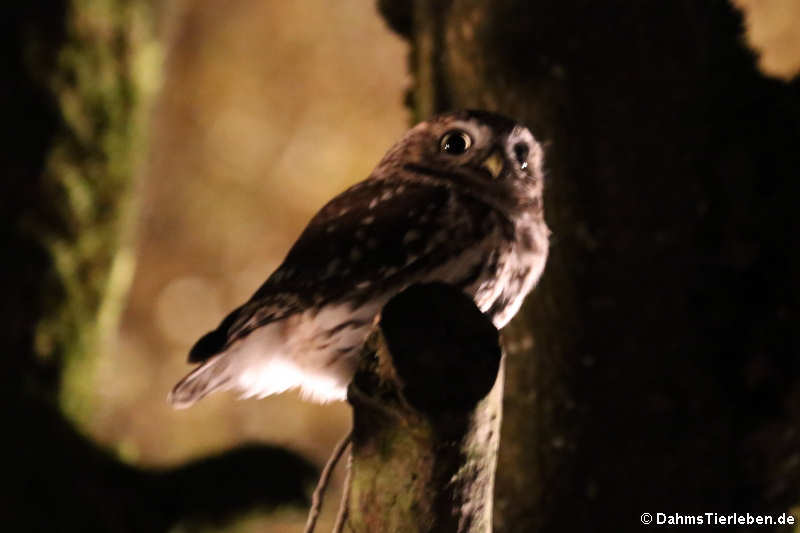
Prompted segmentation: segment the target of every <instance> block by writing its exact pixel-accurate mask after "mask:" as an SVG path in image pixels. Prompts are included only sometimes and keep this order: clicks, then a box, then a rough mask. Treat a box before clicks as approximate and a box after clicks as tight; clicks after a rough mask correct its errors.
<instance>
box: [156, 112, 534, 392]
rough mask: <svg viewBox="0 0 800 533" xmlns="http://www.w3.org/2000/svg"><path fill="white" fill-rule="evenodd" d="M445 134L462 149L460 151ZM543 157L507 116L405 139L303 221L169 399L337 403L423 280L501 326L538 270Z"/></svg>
mask: <svg viewBox="0 0 800 533" xmlns="http://www.w3.org/2000/svg"><path fill="white" fill-rule="evenodd" d="M453 132H456V133H457V135H458V136H462V137H461V138H463V135H466V136H467V137H468V138H469V141H470V142H469V143H468V145H467V148H465V149H464V150H463V151H458V150H459V149H460V148H463V146H459V144H458V142H457V141H458V139H456V138H455V137H453V138H452V139H453V140H452V142H448V141H449V140H450V139H451V138H450V137H448V136H449V135H451V134H452V133H453ZM541 165H542V154H541V148H540V146H539V144H538V143H537V142H536V140H535V139H534V138H533V136H532V135H531V134H530V132H529V131H528V130H527V129H526V128H524V127H522V126H520V125H519V124H516V123H514V122H513V121H510V120H508V119H506V118H504V117H501V116H499V115H494V114H491V113H486V112H475V111H462V112H456V113H451V114H447V115H441V116H438V117H434V118H432V119H431V120H429V121H427V122H424V123H422V124H419V125H417V126H416V127H415V128H413V129H412V130H410V131H409V133H407V134H406V135H405V136H404V137H403V139H401V140H400V141H399V142H398V143H397V144H396V145H395V146H394V147H393V148H392V149H391V150H390V151H389V152H388V153H387V155H386V156H385V157H384V159H383V160H382V161H381V163H380V164H379V165H378V166H377V168H376V169H375V171H374V172H373V173H372V175H371V176H370V177H369V178H368V179H367V180H365V181H363V182H361V183H358V184H356V185H354V186H353V187H351V188H350V189H348V190H347V191H345V192H344V193H342V194H341V195H339V196H337V197H336V198H334V199H333V200H332V201H331V202H329V203H328V204H327V205H326V206H325V207H323V208H322V210H321V211H320V212H319V213H318V214H317V215H316V216H315V217H314V218H313V219H312V220H311V222H310V223H309V226H308V227H307V228H306V230H305V231H304V232H303V234H302V235H301V236H300V238H299V239H298V241H297V243H296V244H295V245H294V247H293V248H292V249H291V250H290V251H289V254H288V256H287V257H286V259H285V261H284V263H283V264H282V265H281V267H280V268H279V269H278V270H277V271H276V272H275V273H273V275H272V276H270V277H269V278H268V279H267V281H266V282H265V283H264V284H263V285H262V286H261V288H259V290H258V291H257V292H256V293H255V294H254V295H253V297H252V298H251V299H250V300H249V301H248V302H246V303H245V304H244V305H242V306H241V307H239V308H237V309H235V310H234V311H233V312H232V313H231V314H229V315H228V317H226V318H225V320H223V322H222V323H221V324H220V326H219V327H218V328H217V329H216V330H214V331H212V332H210V333H208V334H207V335H205V336H204V337H202V338H201V339H200V340H199V341H198V342H197V344H196V345H195V347H194V348H193V349H192V352H191V353H190V361H192V362H199V363H201V364H200V366H199V367H198V368H197V369H195V370H194V371H193V372H191V373H190V374H189V375H188V376H186V377H185V378H184V379H183V380H181V381H180V382H179V383H178V384H177V385H176V386H175V388H174V389H173V391H172V393H171V395H170V401H171V402H172V403H173V405H175V406H176V407H186V406H189V405H191V404H193V403H194V402H195V401H197V400H198V399H200V398H202V397H203V396H205V395H207V394H209V393H210V392H214V391H217V390H235V391H238V392H239V394H240V395H242V396H245V397H248V396H258V397H263V396H267V395H270V394H275V393H279V392H282V391H285V390H288V389H292V388H297V387H299V388H300V390H301V393H302V394H303V395H304V396H305V397H307V398H309V399H312V400H315V401H329V400H336V399H342V398H344V396H345V391H346V387H347V385H348V383H349V381H350V379H351V377H352V374H353V372H354V370H355V366H356V364H357V357H358V354H359V353H360V350H361V345H362V344H363V342H364V340H365V338H366V335H367V334H368V333H369V331H370V330H371V328H372V327H373V325H374V322H375V319H376V317H377V315H378V314H379V313H380V310H381V308H382V307H383V305H384V304H385V303H386V302H387V301H388V300H389V299H390V298H391V297H392V296H394V295H395V294H397V293H398V292H399V291H401V290H402V289H403V288H405V287H407V286H409V285H411V284H413V283H417V282H427V281H442V282H446V283H450V284H452V285H454V286H457V287H459V288H460V289H462V290H463V291H464V292H465V293H467V294H469V295H470V296H471V297H472V298H473V299H474V300H475V303H476V305H477V306H478V307H479V308H480V309H481V311H483V312H484V313H486V314H487V315H488V316H489V317H490V318H491V319H492V320H493V321H494V323H495V325H496V326H497V327H498V328H501V327H503V326H504V325H505V324H506V323H507V322H508V321H509V320H510V319H511V318H512V317H513V316H514V314H516V312H517V311H518V309H519V307H520V305H521V304H522V301H523V299H524V297H525V295H526V294H527V293H528V292H529V291H530V290H531V289H532V287H533V286H534V285H535V283H536V281H537V280H538V279H539V276H540V275H541V273H542V270H543V269H544V264H545V259H546V257H547V246H548V234H549V232H548V230H547V227H546V225H545V222H544V218H543V209H542V170H541Z"/></svg>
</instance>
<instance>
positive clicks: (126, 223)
mask: <svg viewBox="0 0 800 533" xmlns="http://www.w3.org/2000/svg"><path fill="white" fill-rule="evenodd" d="M66 24H67V28H66V34H67V40H66V43H65V44H64V46H63V47H62V49H61V50H60V52H59V55H58V62H57V67H56V69H55V72H54V73H49V74H48V75H47V76H46V79H47V82H48V85H49V87H50V90H51V92H52V95H53V98H54V100H55V102H56V103H57V107H58V110H59V112H60V118H61V122H62V126H61V129H60V132H59V134H58V136H57V137H56V140H55V142H54V144H53V145H52V147H51V150H50V154H49V156H48V158H47V162H46V167H45V170H44V181H45V184H46V186H47V189H48V190H49V191H50V194H51V196H52V198H51V200H52V201H51V202H49V204H50V205H52V206H56V212H54V213H46V214H45V216H43V217H41V220H40V221H39V223H38V224H39V225H40V226H41V227H38V228H37V229H36V233H37V234H38V235H40V236H41V239H42V240H43V241H44V244H45V246H46V248H47V250H48V251H49V253H50V255H51V257H52V265H53V268H52V272H51V276H50V279H48V280H45V283H46V284H47V285H46V294H48V295H49V297H48V296H46V298H47V299H48V300H49V302H48V304H49V306H48V308H49V310H50V311H49V313H48V314H47V315H46V316H45V317H44V319H43V320H42V321H41V322H40V324H39V325H38V327H37V335H36V345H35V348H36V350H37V354H38V355H39V356H40V357H46V358H52V359H54V360H55V361H56V362H57V363H58V364H60V365H62V367H63V373H62V387H61V392H60V403H61V406H62V408H63V409H64V411H65V412H66V413H68V414H69V415H70V416H72V417H73V418H76V419H78V420H80V419H81V418H83V417H84V415H85V414H86V412H87V409H88V404H89V398H90V397H91V396H92V386H91V384H92V374H93V370H94V363H95V361H96V360H97V357H96V356H97V352H98V346H100V342H101V340H102V339H103V337H104V336H105V335H108V334H110V333H112V332H113V331H114V329H115V327H116V320H117V317H118V316H119V313H120V309H121V302H122V300H123V298H124V295H125V293H126V291H127V288H128V286H129V284H130V280H131V277H132V272H133V254H132V253H131V233H130V227H131V224H130V218H131V213H132V207H133V195H132V184H133V181H134V175H135V172H136V167H137V162H138V161H139V158H140V156H141V154H142V147H143V146H144V144H143V138H144V135H143V131H144V127H143V125H144V118H145V111H146V109H147V105H146V103H147V102H148V100H149V96H150V94H151V93H152V90H153V88H154V87H155V85H156V84H155V83H154V80H157V75H154V74H152V73H153V72H155V71H158V70H159V62H160V61H159V57H160V55H159V54H158V53H157V51H156V50H157V45H156V41H155V39H154V37H153V35H152V22H151V13H150V9H149V6H148V5H147V4H146V3H142V2H135V1H129V0H103V1H97V0H91V1H90V0H73V1H72V2H71V3H70V5H69V13H68V15H67V19H66Z"/></svg>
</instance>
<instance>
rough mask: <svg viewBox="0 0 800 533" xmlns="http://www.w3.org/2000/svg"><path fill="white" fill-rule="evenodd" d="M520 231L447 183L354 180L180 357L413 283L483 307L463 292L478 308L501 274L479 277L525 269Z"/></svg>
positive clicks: (496, 288)
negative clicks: (243, 298) (451, 289)
mask: <svg viewBox="0 0 800 533" xmlns="http://www.w3.org/2000/svg"><path fill="white" fill-rule="evenodd" d="M529 231H530V230H529V229H528V228H523V227H517V225H516V224H515V223H514V222H512V221H510V220H508V218H507V217H506V216H504V215H503V214H500V213H497V212H496V211H495V210H494V209H493V208H492V207H490V206H488V205H485V204H483V203H481V202H479V201H477V200H475V199H474V198H469V197H466V196H464V195H460V194H458V192H457V191H455V190H453V189H452V188H449V187H444V186H433V185H430V184H419V183H409V182H400V181H396V180H380V179H374V178H373V179H369V180H367V181H364V182H361V183H359V184H356V185H354V186H353V187H351V188H350V189H348V190H347V191H345V192H343V193H342V194H340V195H339V196H337V197H336V198H334V199H333V200H332V201H331V202H329V203H328V204H327V205H326V206H325V207H323V208H322V210H321V211H320V212H319V213H317V215H316V216H315V217H314V218H313V219H312V220H311V222H310V223H309V225H308V226H307V227H306V229H305V231H303V233H302V234H301V236H300V238H299V239H298V241H297V242H296V243H295V245H294V246H293V247H292V249H291V250H290V251H289V253H288V255H287V257H286V259H285V260H284V262H283V264H282V265H281V267H280V268H279V269H278V270H276V271H275V272H274V273H273V274H272V275H271V276H270V277H269V279H267V281H266V282H265V283H264V284H263V285H262V286H261V287H260V288H259V289H258V291H256V293H255V294H254V295H253V296H252V298H251V299H250V300H249V301H248V302H247V303H245V304H244V305H242V306H241V307H239V308H238V309H236V310H234V311H233V312H232V313H231V314H230V315H228V316H227V317H226V318H225V320H223V322H222V323H221V324H220V326H219V327H218V328H217V329H216V330H214V331H212V332H210V333H208V334H206V335H205V336H204V337H202V338H201V339H200V340H199V341H198V342H197V344H196V345H195V346H194V348H193V349H192V350H191V353H190V357H189V359H190V361H192V362H198V361H203V360H205V359H207V358H209V357H211V356H213V355H214V354H216V353H219V352H221V351H223V350H225V349H227V348H228V347H229V346H230V345H231V344H233V343H234V342H235V341H236V340H238V339H241V338H243V337H245V336H247V335H248V334H249V333H250V332H252V331H253V330H255V329H256V328H258V327H261V326H263V325H265V324H268V323H270V322H274V321H276V320H281V319H283V318H286V317H288V316H290V315H294V314H298V313H302V312H304V311H307V310H309V309H312V308H314V309H322V308H323V307H325V306H326V305H329V304H337V305H338V304H350V306H351V307H352V308H354V309H355V308H358V307H360V306H363V305H364V304H365V303H369V302H370V301H371V300H375V302H373V303H374V304H380V305H382V303H381V302H385V301H386V300H387V299H388V298H389V297H391V295H393V294H394V293H396V292H397V291H398V290H400V289H401V288H402V287H404V286H407V285H410V284H412V283H414V282H416V281H426V280H430V279H437V280H441V281H445V282H448V283H451V284H453V285H456V286H459V287H460V288H462V289H464V290H466V291H467V292H473V293H477V292H478V291H483V293H484V295H483V299H484V300H487V298H488V299H489V300H487V301H486V303H485V305H483V306H481V305H480V302H479V301H478V296H479V295H477V294H473V296H475V298H476V303H478V304H479V307H482V308H483V310H484V311H487V310H488V309H489V307H490V306H491V304H492V303H493V302H494V300H496V299H497V298H498V297H500V296H502V294H503V289H504V286H505V285H504V284H505V277H506V276H501V278H500V279H498V280H497V282H496V283H497V285H494V282H492V286H489V285H487V283H489V281H491V280H494V279H495V277H496V275H497V274H498V271H500V270H502V271H503V272H506V271H507V272H506V274H508V276H511V278H509V279H512V278H514V277H515V276H516V277H517V278H519V277H520V276H522V277H525V276H524V275H523V274H526V273H527V271H528V270H530V269H529V268H527V267H524V266H523V265H519V264H518V263H519V260H518V259H516V258H514V257H512V255H513V254H514V253H516V252H515V243H517V241H520V239H521V236H522V235H527V233H528V232H529ZM523 238H525V239H527V237H523ZM518 267H519V268H522V269H523V270H525V271H526V272H525V273H520V272H518V270H519V268H518ZM511 269H513V270H514V272H511ZM522 285H525V283H523V284H522ZM522 285H520V286H519V287H517V289H523V287H522ZM515 292H516V291H515ZM522 296H524V294H523V295H522ZM510 298H511V296H509V295H506V299H510ZM500 311H502V309H494V310H493V311H492V312H493V313H497V312H500ZM340 327H344V326H340Z"/></svg>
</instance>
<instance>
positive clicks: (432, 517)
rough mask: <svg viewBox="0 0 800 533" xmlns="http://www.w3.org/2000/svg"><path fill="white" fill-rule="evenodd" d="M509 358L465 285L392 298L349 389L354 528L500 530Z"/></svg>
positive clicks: (421, 288) (424, 288)
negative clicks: (498, 475)
mask: <svg viewBox="0 0 800 533" xmlns="http://www.w3.org/2000/svg"><path fill="white" fill-rule="evenodd" d="M500 360H501V352H500V345H499V339H498V334H497V330H496V329H495V328H494V326H493V325H492V324H491V322H490V321H489V320H488V319H486V318H485V317H484V316H483V314H482V313H481V312H480V311H479V310H478V309H477V307H475V304H474V303H473V302H472V300H471V299H470V298H469V297H467V296H465V295H464V294H462V293H461V292H460V291H458V290H457V289H454V288H452V287H448V286H446V285H443V284H427V285H415V286H413V287H411V288H410V289H407V290H406V291H404V292H403V293H401V294H399V295H398V296H396V297H395V298H393V299H392V300H391V301H390V302H389V303H388V304H387V305H386V307H385V308H384V309H383V312H382V316H381V322H380V328H379V329H378V330H377V331H376V332H375V333H374V334H373V335H372V336H371V338H370V340H369V341H368V342H367V345H366V346H365V349H364V357H363V358H362V363H361V365H360V368H359V369H358V371H357V373H356V376H355V379H354V381H353V383H352V384H351V385H350V389H349V391H348V399H349V401H350V403H351V404H352V405H353V434H352V445H353V450H352V462H351V467H350V468H351V472H350V476H351V483H350V486H349V496H348V498H347V500H348V506H347V510H348V517H347V523H346V526H347V528H348V529H349V530H350V531H354V532H365V533H367V532H372V531H420V532H423V531H436V532H459V533H467V532H470V533H477V532H486V531H491V524H492V496H493V488H494V471H495V463H496V454H497V445H498V438H499V429H500V418H501V398H502V389H503V383H502V372H500V371H499V369H500Z"/></svg>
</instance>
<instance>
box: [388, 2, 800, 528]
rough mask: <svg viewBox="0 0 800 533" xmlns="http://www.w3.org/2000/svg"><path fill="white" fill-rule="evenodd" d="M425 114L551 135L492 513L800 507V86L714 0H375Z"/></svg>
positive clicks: (604, 524)
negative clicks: (765, 69)
mask: <svg viewBox="0 0 800 533" xmlns="http://www.w3.org/2000/svg"><path fill="white" fill-rule="evenodd" d="M380 5H381V8H382V9H383V11H384V13H385V15H386V16H387V19H388V20H389V22H390V24H391V25H392V26H393V27H394V28H395V29H397V30H398V31H400V32H402V33H404V34H405V35H406V36H407V37H408V38H409V40H410V42H411V45H412V54H411V61H410V64H411V70H412V74H413V75H414V85H413V87H412V90H411V94H410V97H411V98H410V102H411V105H412V108H413V110H414V113H415V115H416V116H417V118H424V117H426V116H428V115H429V114H431V113H433V112H436V111H442V110H446V109H452V108H462V107H473V108H486V109H489V110H494V111H499V112H501V113H505V114H507V115H511V116H513V117H515V118H516V119H519V120H521V121H524V122H526V123H527V124H528V125H529V126H530V127H531V129H532V131H533V132H534V134H535V135H537V137H539V138H540V139H541V140H543V141H545V142H546V143H547V144H546V149H547V158H546V159H547V173H548V178H547V192H546V197H545V211H546V216H547V219H548V223H549V225H550V227H551V228H552V230H553V239H552V248H551V255H550V259H549V263H548V266H547V269H546V272H545V275H544V277H543V279H542V280H541V282H540V284H539V287H538V289H537V290H536V293H535V295H534V296H533V297H531V298H530V299H529V300H528V302H527V304H526V306H525V307H524V310H523V312H522V313H521V314H520V316H519V317H518V319H517V320H516V321H515V322H514V323H513V324H512V325H511V326H510V327H509V328H507V330H506V331H505V332H504V337H505V340H506V348H507V352H508V368H507V384H506V385H507V386H506V399H505V407H504V424H503V432H502V438H501V443H500V459H499V466H498V477H497V480H498V482H497V495H496V521H495V523H496V526H497V528H498V530H500V531H527V532H530V531H625V530H632V529H637V528H638V527H640V523H639V520H640V515H641V514H642V513H645V512H650V513H653V514H655V513H657V512H664V513H674V512H681V513H698V512H706V511H712V512H720V513H725V512H732V511H738V512H746V511H750V512H772V513H779V512H785V511H787V510H789V508H790V507H791V506H792V505H793V504H795V503H797V494H798V491H799V490H800V466H798V462H797V455H796V453H797V450H798V449H800V432H798V431H797V430H796V427H797V424H798V422H800V379H798V376H799V375H800V372H799V370H800V359H799V358H798V357H797V354H798V348H800V333H798V331H800V330H798V329H797V327H796V324H797V323H798V319H800V309H799V308H798V302H799V301H800V298H798V296H800V286H799V285H800V284H798V281H797V280H798V278H797V276H796V274H795V273H796V272H797V271H799V269H800V247H798V246H797V234H798V224H797V217H796V216H795V215H794V213H795V209H796V202H797V198H798V197H799V196H798V195H799V193H800V180H798V179H797V178H798V168H800V150H797V148H796V146H795V144H796V142H797V139H798V138H800V98H798V97H800V94H799V91H798V86H797V84H796V83H794V84H786V83H783V82H777V81H774V80H769V79H766V78H764V77H763V76H762V75H761V74H759V73H758V72H757V70H756V67H755V64H754V59H753V57H752V56H751V54H750V53H749V52H748V51H747V50H746V49H745V48H744V45H743V40H742V32H743V29H742V26H741V20H740V16H739V14H738V13H737V12H736V11H735V10H734V9H733V8H732V7H731V6H730V5H729V4H728V3H727V2H723V1H720V0H716V1H708V2H675V1H672V0H664V1H648V2H634V1H613V2H588V1H581V0H571V1H565V2H543V1H542V2H540V1H534V2H528V1H522V0H499V1H494V0H491V1H490V0H452V1H447V2H422V1H418V2H399V1H398V2H394V1H391V0H383V1H381V2H380Z"/></svg>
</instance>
